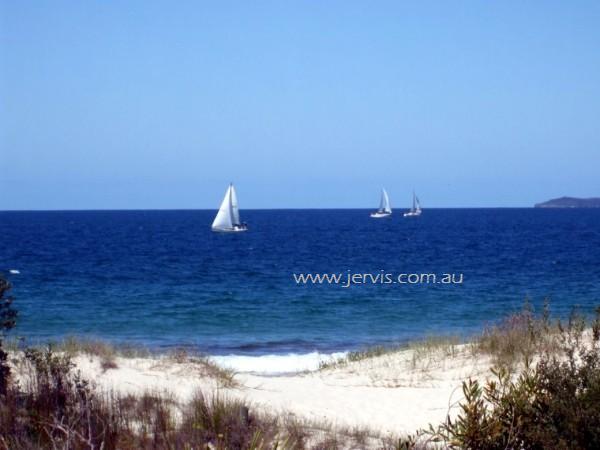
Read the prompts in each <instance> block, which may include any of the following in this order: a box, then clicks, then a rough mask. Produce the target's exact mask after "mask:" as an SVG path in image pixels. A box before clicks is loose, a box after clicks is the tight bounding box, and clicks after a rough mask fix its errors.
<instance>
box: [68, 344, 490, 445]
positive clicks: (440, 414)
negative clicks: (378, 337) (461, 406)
mask: <svg viewBox="0 0 600 450" xmlns="http://www.w3.org/2000/svg"><path fill="white" fill-rule="evenodd" d="M73 361H74V363H75V364H76V368H77V370H80V371H81V373H82V375H83V376H84V377H85V378H88V379H90V380H93V382H94V383H95V384H96V386H97V387H98V388H100V389H101V390H104V391H114V392H118V393H121V394H141V393H144V392H149V391H150V392H156V393H167V394H169V395H171V396H173V397H174V398H176V399H178V400H180V401H186V400H187V399H190V398H191V397H192V395H193V394H194V393H195V392H196V391H197V390H198V389H201V390H202V391H203V392H204V393H208V394H210V393H215V392H218V393H219V395H223V396H227V397H229V398H239V399H243V400H245V401H246V402H247V403H248V404H250V405H251V407H253V408H259V409H261V410H263V411H265V412H269V413H275V414H292V415H294V416H296V417H297V418H298V419H301V420H306V421H309V422H311V423H327V424H328V425H329V426H333V427H361V428H367V429H369V430H373V431H374V432H376V433H378V434H379V435H387V434H393V435H399V434H407V433H413V432H415V431H417V430H418V429H421V428H426V427H428V425H429V424H430V423H432V424H439V423H440V422H442V421H443V420H444V419H445V418H446V416H447V415H448V414H451V415H453V414H454V413H455V410H456V405H457V402H458V401H460V400H461V399H462V391H461V384H462V382H463V381H464V380H466V379H468V378H469V377H471V378H478V379H486V378H487V377H489V376H491V372H490V371H489V368H490V366H491V361H490V359H489V358H487V357H485V356H482V355H474V354H472V352H470V350H469V348H468V346H467V345H455V346H452V350H451V351H450V352H449V351H448V348H442V347H440V348H437V349H433V350H428V351H427V352H423V351H421V350H415V349H406V350H399V351H395V352H390V353H387V354H384V355H380V356H374V357H369V358H365V359H362V360H359V361H354V362H342V363H339V364H332V365H331V367H329V368H325V369H320V370H313V371H305V372H301V373H288V374H283V375H276V376H275V375H267V374H259V373H251V372H238V373H235V374H234V375H233V377H232V378H231V379H223V377H222V376H221V375H220V373H219V372H218V371H217V372H214V371H212V370H207V365H206V361H204V360H201V359H195V358H193V357H190V358H183V359H181V358H180V359H177V358H172V357H168V356H160V357H151V356H149V357H143V358H140V357H133V358H129V357H127V358H126V357H115V359H114V360H113V362H114V364H112V366H113V368H108V369H107V368H106V367H103V364H102V360H101V358H100V357H99V356H94V355H83V354H82V355H78V356H76V357H75V358H74V360H73Z"/></svg>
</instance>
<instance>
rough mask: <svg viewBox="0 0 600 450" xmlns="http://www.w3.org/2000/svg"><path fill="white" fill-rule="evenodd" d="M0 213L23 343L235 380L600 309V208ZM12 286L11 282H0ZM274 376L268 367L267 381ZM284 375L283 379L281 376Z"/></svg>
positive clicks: (1, 254) (5, 268) (0, 248)
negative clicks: (164, 361) (119, 348)
mask: <svg viewBox="0 0 600 450" xmlns="http://www.w3.org/2000/svg"><path fill="white" fill-rule="evenodd" d="M369 212H370V211H369V210H359V209H354V210H242V211H241V213H242V219H243V220H244V221H245V222H247V223H248V225H249V228H250V229H249V231H247V232H245V233H231V234H221V233H213V232H211V231H210V224H211V222H212V219H213V217H214V214H215V211H212V210H211V211H208V210H179V211H176V210H173V211H52V212H37V211H36V212H33V211H32V212H0V236H1V238H2V240H1V245H0V271H1V272H3V273H4V274H5V275H6V276H7V277H8V278H9V279H10V280H11V282H12V284H13V291H12V294H13V296H14V297H15V303H14V305H15V307H16V308H17V309H18V310H19V319H18V326H17V328H16V329H15V330H13V332H12V335H13V336H18V337H23V338H25V339H26V342H31V343H35V342H40V341H48V340H59V339H61V338H63V337H66V336H72V335H76V336H87V337H90V338H101V339H106V340H109V341H112V342H115V343H125V342H126V343H133V344H140V345H143V346H147V347H150V348H153V349H157V350H162V349H169V348H174V347H186V348H191V349H194V350H198V351H201V352H204V353H207V354H210V355H214V356H215V357H216V358H217V359H220V360H223V361H230V362H231V361H235V364H234V365H235V366H236V367H248V368H256V367H263V368H264V369H265V371H268V370H270V369H273V370H275V371H276V370H277V368H279V369H281V368H282V367H284V368H286V369H288V368H289V369H293V368H301V367H304V366H303V364H304V365H306V364H308V365H310V364H314V361H315V358H317V357H320V356H322V355H329V354H337V353H340V352H345V351H349V350H354V349H359V348H363V347H366V346H371V345H377V344H384V345H386V344H392V343H399V342H404V341H407V340H411V339H415V338H422V337H426V336H428V335H433V334H435V335H440V334H442V335H446V334H448V335H450V334H451V335H460V336H465V337H467V336H469V335H470V334H473V333H476V332H478V331H479V330H481V328H482V327H483V326H485V325H486V324H489V323H492V322H493V321H496V320H498V319H499V318H501V317H503V316H504V315H506V314H508V313H510V312H513V311H517V310H519V309H520V308H521V307H522V305H523V302H524V301H525V299H526V298H527V299H528V300H529V301H530V302H531V303H532V304H533V305H534V307H535V308H537V309H538V310H539V309H540V308H541V305H542V304H543V302H544V299H546V298H548V299H549V300H550V307H551V311H552V313H553V314H554V315H556V316H560V317H564V316H567V315H568V314H569V312H570V311H571V309H572V308H573V307H574V306H577V307H578V308H579V310H580V311H581V312H582V313H584V314H589V313H591V312H592V311H593V309H594V307H596V306H597V305H600V209H533V208H519V209H506V208H502V209H426V210H425V211H424V212H423V215H422V216H421V217H418V218H412V219H409V218H404V217H402V215H401V214H399V213H398V212H396V213H394V214H393V215H392V216H391V217H390V218H386V219H379V220H376V219H371V218H370V217H369ZM16 270H18V271H19V273H18V274H17V273H13V274H11V273H10V271H16ZM300 273H304V274H307V273H312V274H322V273H333V274H335V273H339V274H342V276H343V277H347V275H348V274H373V275H377V274H384V273H390V274H393V275H394V276H396V275H397V274H421V273H426V274H429V273H432V274H438V275H442V274H455V275H456V276H458V274H460V275H461V276H462V283H454V284H445V283H418V284H410V283H404V284H400V283H392V284H383V283H379V282H375V283H362V284H354V285H350V286H349V287H343V285H342V284H329V283H326V282H325V283H322V284H318V283H317V284H310V283H309V284H302V283H300V284H298V283H296V281H295V278H294V274H300ZM275 366H276V367H275ZM281 370H283V369H281Z"/></svg>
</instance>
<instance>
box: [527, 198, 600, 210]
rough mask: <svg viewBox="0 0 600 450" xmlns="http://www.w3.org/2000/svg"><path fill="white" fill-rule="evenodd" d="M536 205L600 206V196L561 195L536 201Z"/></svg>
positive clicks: (547, 206) (549, 206)
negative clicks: (545, 200)
mask: <svg viewBox="0 0 600 450" xmlns="http://www.w3.org/2000/svg"><path fill="white" fill-rule="evenodd" d="M534 206H535V207H536V208H600V197H593V198H575V197H560V198H553V199H552V200H548V201H547V202H542V203H536V204H535V205H534Z"/></svg>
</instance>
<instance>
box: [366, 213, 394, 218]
mask: <svg viewBox="0 0 600 450" xmlns="http://www.w3.org/2000/svg"><path fill="white" fill-rule="evenodd" d="M391 215H392V213H386V212H374V213H371V217H372V218H373V219H383V218H384V217H390V216H391Z"/></svg>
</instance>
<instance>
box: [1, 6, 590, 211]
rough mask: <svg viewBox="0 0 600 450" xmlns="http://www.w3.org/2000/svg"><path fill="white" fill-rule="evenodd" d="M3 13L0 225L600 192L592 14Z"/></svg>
mask: <svg viewBox="0 0 600 450" xmlns="http://www.w3.org/2000/svg"><path fill="white" fill-rule="evenodd" d="M0 5H1V6H0V98H1V102H0V158H1V161H2V170H1V171H0V209H96V208H216V207H218V204H219V202H220V200H221V197H222V195H223V192H224V190H225V187H226V185H227V183H228V182H229V181H230V180H233V181H234V182H235V183H236V185H237V188H238V195H239V198H240V203H241V206H242V208H244V207H245V208H282V207H376V206H377V204H378V201H379V190H380V188H381V186H386V188H387V189H388V191H389V192H390V196H391V199H392V204H393V205H394V206H399V207H402V206H408V204H409V202H410V195H411V191H412V189H413V188H415V189H416V190H417V192H418V193H419V194H420V197H421V198H422V202H423V204H424V206H425V207H427V206H432V207H433V206H435V207H451V206H457V207H460V206H475V207H478V206H530V205H531V204H533V203H534V202H537V201H541V200H545V199H547V198H550V197H556V196H561V195H563V194H565V195H573V196H584V197H585V196H600V176H599V175H598V171H599V168H600V27H599V26H598V24H599V23H600V2H576V1H575V2H552V1H545V2H517V1H515V2H511V1H505V2H483V1H481V2H446V1H440V2H421V1H419V2H400V1H393V2H384V1H381V2H358V1H356V2H353V1H339V2H336V1H329V2H308V1H306V2H292V1H278V2H275V1H274V2H262V1H257V2H148V1H140V2H100V1H98V2H75V1H73V2H61V1H52V2H49V1H48V2H44V1H19V2H9V1H3V0H0Z"/></svg>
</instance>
